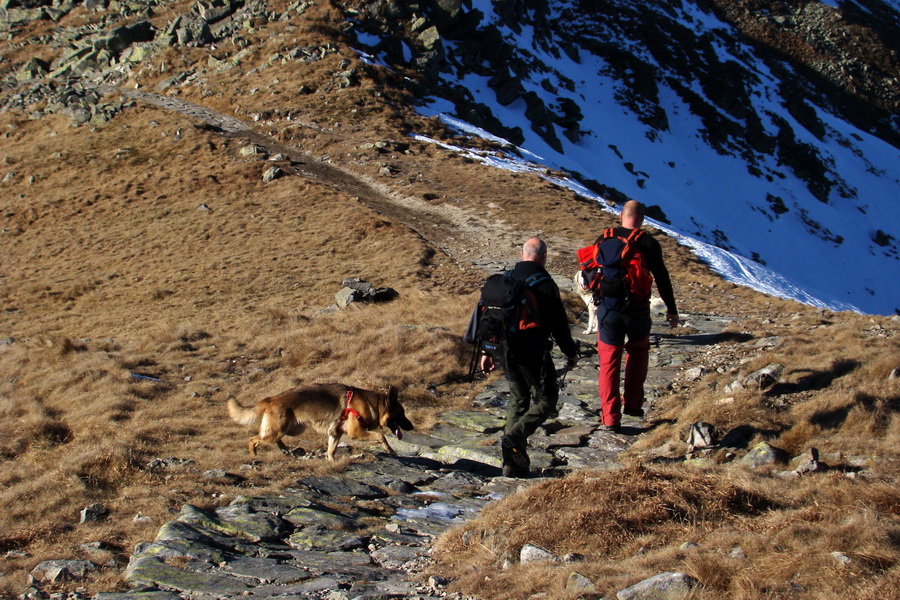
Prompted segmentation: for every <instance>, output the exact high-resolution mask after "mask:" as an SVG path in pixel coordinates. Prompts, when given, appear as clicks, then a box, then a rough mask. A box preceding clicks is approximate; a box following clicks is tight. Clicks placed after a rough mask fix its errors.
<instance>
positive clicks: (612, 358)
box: [597, 334, 650, 425]
mask: <svg viewBox="0 0 900 600" xmlns="http://www.w3.org/2000/svg"><path fill="white" fill-rule="evenodd" d="M623 349H624V350H625V352H626V353H627V358H626V359H625V385H624V393H623V394H622V395H621V396H620V395H619V379H620V373H621V369H622V350H623ZM597 356H598V357H599V359H600V374H599V384H600V410H601V412H602V415H603V424H604V425H618V424H619V423H620V422H621V420H622V403H623V400H624V404H625V408H626V409H634V410H637V409H640V408H641V407H642V406H643V404H644V381H645V380H646V379H647V365H648V362H649V357H650V336H649V334H648V335H647V336H645V337H643V338H641V339H639V340H637V341H632V340H631V339H630V338H629V340H628V342H627V343H625V344H623V345H612V344H607V343H605V342H604V341H602V340H598V342H597Z"/></svg>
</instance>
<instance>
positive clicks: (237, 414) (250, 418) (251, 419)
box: [228, 398, 258, 425]
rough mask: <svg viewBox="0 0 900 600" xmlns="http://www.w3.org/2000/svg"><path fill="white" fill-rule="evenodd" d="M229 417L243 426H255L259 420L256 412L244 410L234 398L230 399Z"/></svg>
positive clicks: (250, 409) (249, 409)
mask: <svg viewBox="0 0 900 600" xmlns="http://www.w3.org/2000/svg"><path fill="white" fill-rule="evenodd" d="M228 416H229V417H231V418H232V419H233V420H234V421H235V422H237V423H240V424H241V425H253V424H254V423H256V420H257V419H258V415H257V414H256V411H255V410H253V409H252V408H244V407H243V406H241V405H240V404H238V403H237V401H236V400H235V399H234V398H229V399H228Z"/></svg>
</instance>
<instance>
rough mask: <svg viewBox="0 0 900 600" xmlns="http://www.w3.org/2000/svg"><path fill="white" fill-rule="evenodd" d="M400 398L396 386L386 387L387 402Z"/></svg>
mask: <svg viewBox="0 0 900 600" xmlns="http://www.w3.org/2000/svg"><path fill="white" fill-rule="evenodd" d="M399 399H400V392H399V391H397V388H395V387H394V386H391V387H389V388H388V402H397V401H399Z"/></svg>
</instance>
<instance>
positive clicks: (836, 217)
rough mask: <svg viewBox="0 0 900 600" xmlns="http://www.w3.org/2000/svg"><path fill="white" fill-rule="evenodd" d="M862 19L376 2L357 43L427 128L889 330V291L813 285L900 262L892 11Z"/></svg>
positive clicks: (716, 7) (806, 5)
mask: <svg viewBox="0 0 900 600" xmlns="http://www.w3.org/2000/svg"><path fill="white" fill-rule="evenodd" d="M854 6H855V9H856V10H855V12H852V11H848V14H849V15H850V16H848V17H847V18H846V19H845V18H844V17H843V16H842V14H841V13H840V12H839V11H838V9H836V8H833V7H829V6H826V5H824V4H822V3H819V2H801V3H793V4H791V5H786V4H784V3H779V2H755V3H730V2H718V3H714V2H686V3H682V4H681V5H680V6H678V7H674V6H671V5H670V4H669V3H662V2H660V3H645V2H640V3H637V2H616V1H610V2H583V3H579V2H502V3H493V4H492V3H479V2H473V3H463V2H444V3H435V4H429V3H423V4H422V5H421V9H422V10H421V13H422V15H420V14H419V13H418V12H415V8H414V7H413V8H409V9H408V11H407V13H406V14H404V13H402V12H399V13H398V11H399V10H400V9H398V8H397V7H395V6H394V5H392V4H390V3H369V4H366V5H365V7H366V9H361V10H359V11H358V13H359V14H360V17H359V21H360V25H359V29H360V30H363V31H366V32H367V33H365V34H364V35H362V36H358V39H359V40H360V41H361V42H362V43H363V44H364V46H363V47H364V48H365V49H366V51H367V52H371V53H372V54H373V56H374V57H375V58H377V59H381V60H384V61H385V62H386V63H387V64H391V65H393V66H395V67H398V68H401V67H402V68H405V69H412V70H414V71H416V72H417V73H418V74H419V75H420V76H421V77H422V79H423V81H424V82H425V85H426V88H425V89H424V90H421V89H420V90H416V93H417V95H418V96H419V97H420V101H421V102H422V103H423V108H422V109H421V110H422V112H423V113H424V114H429V115H440V114H444V113H446V114H451V115H453V116H455V117H457V118H459V119H462V120H463V121H467V122H469V123H471V124H472V125H474V126H475V127H478V128H481V129H484V130H487V131H489V132H491V133H492V134H494V135H497V136H500V137H501V138H505V139H506V140H508V141H509V142H510V143H511V144H513V145H517V146H522V147H523V148H524V149H525V150H528V151H530V152H531V153H532V154H535V155H537V156H538V158H537V161H538V162H540V163H543V164H545V165H547V166H551V167H555V168H562V169H565V170H568V171H569V172H571V173H572V174H573V176H574V177H575V178H576V179H578V180H579V181H581V182H582V183H583V184H585V185H588V186H589V187H591V188H592V189H594V190H595V191H597V192H599V193H601V194H602V195H604V196H605V197H607V198H609V199H611V200H616V201H619V202H621V200H622V199H623V198H625V197H636V198H640V199H643V200H644V201H645V202H646V203H648V204H651V205H653V208H654V210H655V214H654V216H656V217H657V218H659V219H660V220H661V221H662V222H664V223H666V224H668V225H671V226H672V227H673V228H674V229H675V230H676V231H678V232H680V233H682V234H685V235H690V236H695V237H697V238H698V239H700V240H702V241H704V242H708V243H711V244H714V245H716V246H719V247H721V248H723V249H725V250H730V251H733V252H736V253H738V254H741V255H743V256H746V257H748V258H752V259H754V260H756V261H757V262H760V263H762V264H764V265H769V266H770V267H771V268H772V269H773V270H774V271H775V272H777V273H780V274H781V275H783V276H785V277H786V278H787V279H789V280H792V281H793V282H794V283H796V284H797V285H799V286H800V287H802V288H805V289H807V290H808V291H809V292H810V294H811V295H812V296H814V297H815V296H818V297H819V298H821V299H822V300H823V301H824V303H825V305H831V306H834V307H843V308H846V307H851V308H856V309H857V310H863V311H866V310H868V311H869V312H871V311H873V310H874V311H875V312H881V313H886V314H889V313H892V312H894V311H895V310H896V309H897V307H896V306H894V305H893V302H894V298H896V297H897V292H898V290H896V289H894V287H893V284H891V283H888V282H885V281H880V280H879V278H878V277H876V276H873V275H872V273H871V272H870V273H868V274H867V275H860V276H856V277H853V278H852V281H846V282H844V283H842V284H840V285H843V286H845V287H848V286H849V287H851V288H853V289H854V290H858V291H854V292H851V293H850V296H851V297H850V298H847V297H846V294H847V291H846V289H844V288H843V287H840V285H835V284H834V283H833V282H832V280H831V278H830V277H828V276H824V275H822V274H821V273H822V271H819V273H820V274H819V275H812V274H811V273H810V271H811V270H810V269H809V268H808V266H809V264H810V262H811V261H812V262H815V261H814V260H813V259H814V258H815V257H816V256H820V257H823V258H824V257H827V258H825V260H827V261H828V263H829V264H830V265H833V266H832V267H831V268H837V269H838V270H840V271H846V270H850V271H852V270H853V268H852V263H853V262H854V261H856V262H858V261H860V260H864V259H863V258H862V257H872V260H873V261H874V262H873V263H872V265H871V266H872V269H873V271H878V270H881V269H891V268H894V269H895V268H896V265H897V260H898V259H900V255H898V247H897V238H898V237H900V236H898V234H897V229H896V227H897V224H898V223H897V222H898V215H897V214H896V213H897V211H896V208H895V207H894V206H893V204H892V203H891V202H889V201H887V200H886V198H887V197H889V196H890V194H891V190H893V189H894V188H895V187H896V185H897V183H898V179H897V175H896V173H897V169H898V166H897V165H898V161H897V158H898V154H897V140H898V137H897V134H898V131H900V129H898V119H897V114H898V113H897V107H898V97H897V92H896V90H897V89H898V88H897V86H896V85H895V83H894V82H896V81H897V77H898V74H900V70H898V62H897V59H896V56H897V55H896V49H895V48H894V46H896V44H895V43H893V44H892V43H891V41H890V40H891V39H893V38H891V37H890V33H891V32H893V31H894V30H895V29H896V26H897V13H896V7H895V6H893V5H892V4H889V3H868V4H867V6H869V7H870V8H875V9H877V10H878V11H880V12H877V13H866V12H864V11H863V10H862V9H861V7H860V6H858V5H854ZM429 7H430V8H431V11H430V13H429ZM379 11H380V12H379ZM387 14H390V15H391V16H392V17H394V18H395V20H390V19H388V18H387V17H386V15H387ZM429 14H430V18H429ZM363 15H365V17H364V16H363ZM878 15H881V16H885V15H887V16H890V18H884V19H883V20H882V21H880V22H879V23H880V24H879V26H878V28H877V29H875V28H874V27H875V26H874V25H867V24H866V25H864V24H860V23H859V20H860V19H861V18H863V16H867V23H875V22H876V17H877V16H878ZM404 17H405V18H406V20H405V21H403V20H402V19H403V18H404ZM396 19H401V20H400V21H399V23H401V24H402V23H404V22H405V23H407V25H408V31H407V30H400V31H398V25H397V23H398V21H397V20H396ZM854 21H856V22H854ZM387 23H390V25H386V24H387ZM372 32H374V33H372ZM398 39H399V41H398ZM404 49H405V50H404ZM410 49H415V50H414V51H412V52H411V50H410ZM592 73H593V75H592ZM863 75H865V77H864V80H865V85H863V84H861V83H858V82H859V81H862V80H863ZM592 79H593V81H591V80H592ZM598 86H599V87H598ZM586 115H587V116H586ZM592 115H593V116H592ZM629 119H633V124H628V123H629ZM697 119H699V122H693V121H696V120H697ZM840 119H843V120H844V122H843V124H842V123H841V121H840ZM608 123H615V125H614V126H613V127H612V128H610V127H608ZM870 133H871V134H873V135H874V136H875V137H872V138H869V141H868V142H864V140H863V137H865V136H868V135H869V134H870ZM861 136H862V137H861ZM526 138H527V140H526ZM879 138H880V139H881V140H882V141H883V142H884V143H882V142H878V141H876V140H878V139H879ZM641 140H643V141H641ZM692 140H693V141H692ZM840 147H844V148H846V149H847V150H850V151H851V152H843V151H837V150H835V149H839V148H840ZM854 156H855V157H856V158H854ZM717 172H718V174H719V176H716V174H717ZM723 198H725V199H726V200H723ZM722 208H725V211H726V212H727V213H730V214H725V215H723V214H722V211H721V209H722ZM713 210H718V213H717V214H712V212H711V211H713ZM867 213H877V217H875V218H872V217H870V216H868V215H867ZM751 224H752V225H751ZM747 225H750V227H747ZM747 230H754V231H759V234H758V235H755V236H754V235H747ZM792 230H793V231H803V232H806V233H807V234H809V237H806V236H797V235H796V234H794V235H792V239H793V245H795V246H800V247H801V248H800V252H798V256H797V257H796V258H793V257H792V254H791V251H792V250H793V249H792V248H787V247H786V245H782V244H781V243H779V242H777V241H776V242H775V243H774V247H773V248H768V245H770V244H771V242H769V241H768V240H767V238H768V237H772V238H773V239H775V240H777V239H780V238H782V237H784V236H787V235H791V234H790V233H789V232H790V231H792ZM769 234H771V236H769ZM845 241H847V243H848V246H850V247H851V248H859V249H860V250H859V253H858V254H859V258H856V256H857V252H856V250H854V249H851V250H849V251H845V250H843V249H842V245H843V244H844V242H845ZM845 255H847V256H850V255H852V256H854V258H852V259H849V258H846V257H845ZM842 296H843V297H842Z"/></svg>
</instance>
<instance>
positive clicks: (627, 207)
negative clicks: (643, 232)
mask: <svg viewBox="0 0 900 600" xmlns="http://www.w3.org/2000/svg"><path fill="white" fill-rule="evenodd" d="M621 218H622V227H626V228H628V229H640V227H641V225H643V223H644V205H643V204H641V203H640V202H638V201H637V200H629V201H628V202H626V203H625V204H624V205H623V206H622V217H621Z"/></svg>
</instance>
